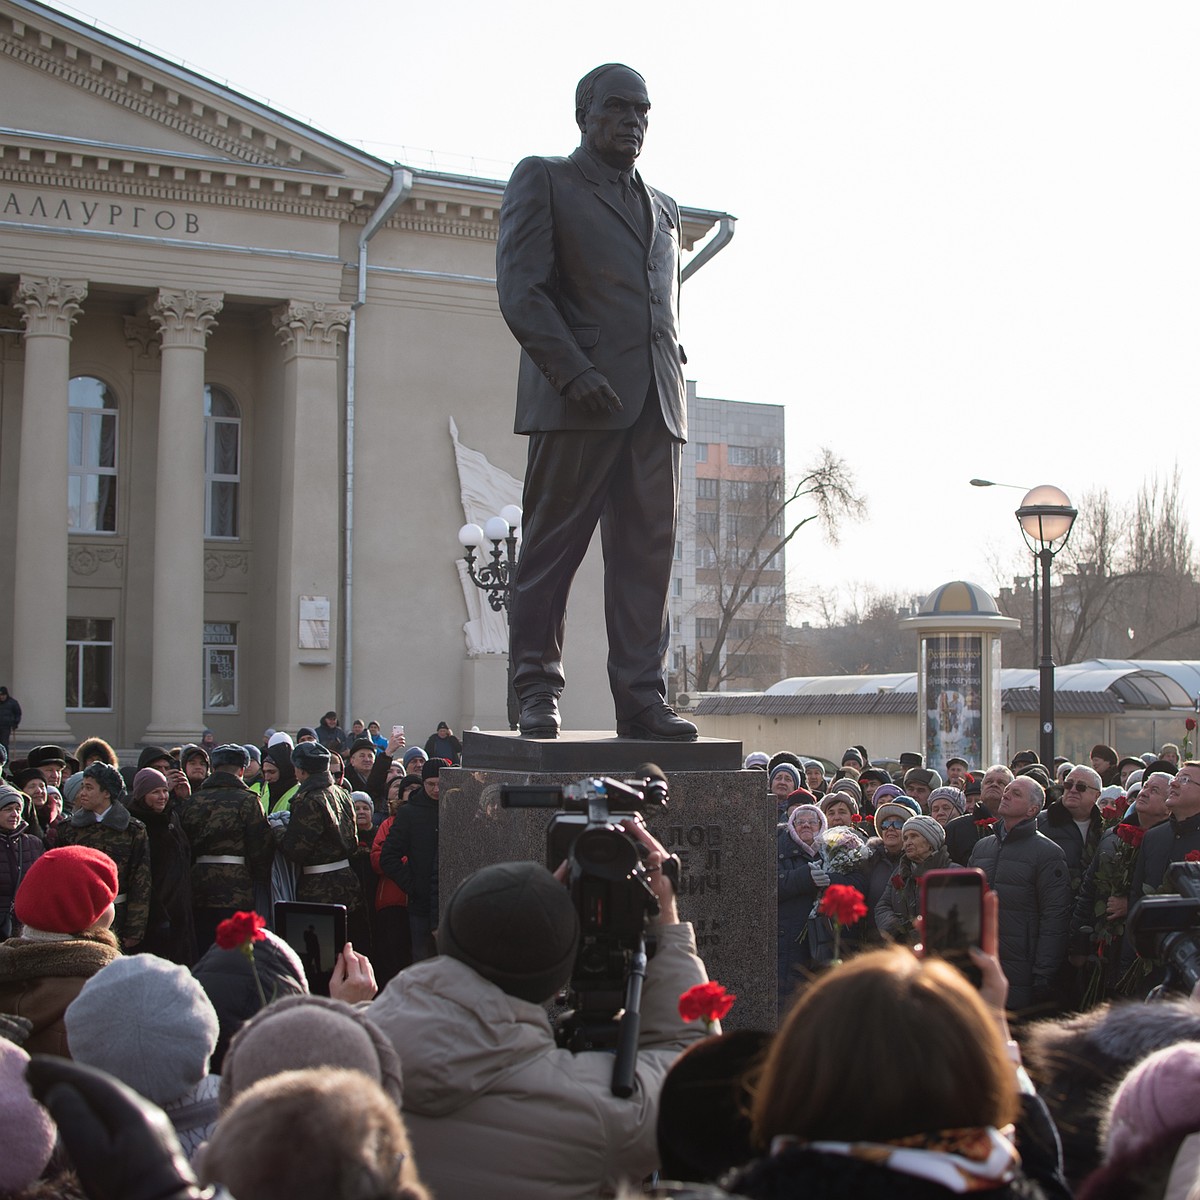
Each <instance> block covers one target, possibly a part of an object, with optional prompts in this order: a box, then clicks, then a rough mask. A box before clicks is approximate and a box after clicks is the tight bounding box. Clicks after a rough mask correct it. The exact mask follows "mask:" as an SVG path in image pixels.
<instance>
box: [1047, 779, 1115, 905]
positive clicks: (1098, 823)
mask: <svg viewBox="0 0 1200 1200" xmlns="http://www.w3.org/2000/svg"><path fill="white" fill-rule="evenodd" d="M1089 822H1090V824H1089V828H1088V835H1087V840H1086V841H1085V840H1084V838H1083V835H1082V834H1081V833H1080V832H1079V826H1078V825H1076V824H1075V818H1074V817H1072V816H1071V814H1070V813H1069V812H1067V810H1066V808H1065V807H1064V806H1063V802H1062V801H1061V800H1055V802H1054V803H1053V804H1051V805H1049V806H1047V807H1046V808H1045V809H1043V810H1042V812H1040V813H1039V814H1038V819H1037V827H1038V832H1039V833H1044V834H1045V835H1046V837H1048V838H1049V839H1050V840H1051V841H1052V842H1056V843H1057V844H1058V845H1059V846H1061V847H1062V852H1063V854H1064V855H1065V856H1066V859H1067V870H1068V871H1069V872H1070V877H1071V895H1072V896H1077V895H1078V894H1079V885H1080V884H1081V883H1082V882H1083V875H1084V872H1085V871H1086V870H1087V869H1088V867H1089V866H1090V865H1091V861H1092V859H1093V858H1094V857H1095V855H1096V850H1097V848H1098V847H1099V845H1100V838H1101V835H1102V834H1103V833H1104V818H1103V817H1102V816H1101V815H1100V809H1099V808H1097V807H1096V805H1094V804H1093V805H1092V811H1091V813H1090V815H1089Z"/></svg>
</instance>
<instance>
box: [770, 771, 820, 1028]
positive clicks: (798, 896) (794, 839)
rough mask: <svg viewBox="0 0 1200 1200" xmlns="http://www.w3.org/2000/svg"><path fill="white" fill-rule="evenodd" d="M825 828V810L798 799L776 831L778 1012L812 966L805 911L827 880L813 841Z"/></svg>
mask: <svg viewBox="0 0 1200 1200" xmlns="http://www.w3.org/2000/svg"><path fill="white" fill-rule="evenodd" d="M804 796H806V797H807V796H808V793H807V792H805V793H804ZM808 798H809V799H811V797H808ZM826 828H827V823H826V820H825V814H824V813H823V812H822V811H821V810H820V809H819V808H818V807H817V806H816V805H815V804H812V803H809V804H803V803H801V804H797V805H796V806H795V807H794V808H792V810H791V812H790V813H789V814H788V818H787V820H786V821H785V822H784V823H783V824H782V825H780V826H779V829H778V832H777V834H776V852H777V857H778V896H779V910H778V921H779V927H778V946H777V959H776V965H777V968H778V974H779V1011H780V1012H783V1011H784V1009H785V1007H786V1005H787V1002H788V1000H789V999H790V998H791V995H792V992H793V991H794V990H795V988H796V986H797V985H798V984H799V983H801V982H803V979H804V976H805V974H806V973H807V972H808V970H809V969H810V968H811V966H812V961H813V954H812V951H813V947H812V939H811V937H810V936H809V933H810V931H809V915H810V913H811V912H812V907H813V904H814V903H815V902H816V899H817V893H818V892H819V891H820V890H821V888H823V887H828V886H829V884H830V883H831V882H832V880H831V879H830V877H829V875H828V874H826V873H825V871H824V870H822V869H821V852H820V849H819V848H818V847H817V844H816V842H817V838H818V837H819V836H820V835H821V834H822V833H824V832H825V830H826Z"/></svg>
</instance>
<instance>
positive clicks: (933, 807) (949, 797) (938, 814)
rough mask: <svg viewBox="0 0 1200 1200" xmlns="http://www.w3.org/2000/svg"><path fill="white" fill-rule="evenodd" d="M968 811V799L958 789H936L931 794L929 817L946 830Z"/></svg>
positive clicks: (947, 787) (948, 787)
mask: <svg viewBox="0 0 1200 1200" xmlns="http://www.w3.org/2000/svg"><path fill="white" fill-rule="evenodd" d="M966 811H967V798H966V796H965V795H964V794H963V793H962V792H961V791H960V790H959V789H958V788H956V787H950V786H949V785H947V786H946V787H940V788H934V789H933V791H932V792H930V793H929V815H930V816H931V817H932V818H933V819H934V820H935V821H936V822H937V823H938V824H939V825H940V826H941V827H942V828H943V829H945V828H946V826H947V825H949V824H950V822H951V821H953V820H954V818H955V817H961V816H962V815H963V813H965V812H966Z"/></svg>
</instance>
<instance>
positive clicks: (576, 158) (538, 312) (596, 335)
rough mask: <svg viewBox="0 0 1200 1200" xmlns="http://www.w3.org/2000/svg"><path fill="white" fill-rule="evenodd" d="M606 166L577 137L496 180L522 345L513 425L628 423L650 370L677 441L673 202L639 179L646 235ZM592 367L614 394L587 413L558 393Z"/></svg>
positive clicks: (503, 286) (504, 285)
mask: <svg viewBox="0 0 1200 1200" xmlns="http://www.w3.org/2000/svg"><path fill="white" fill-rule="evenodd" d="M635 174H636V173H635ZM611 175H612V172H611V170H609V171H606V170H605V168H603V167H602V165H601V164H600V163H598V162H597V161H596V160H595V159H593V158H592V157H591V155H589V154H588V153H587V151H585V150H584V149H583V147H579V148H578V149H576V150H575V152H574V153H573V154H572V155H571V156H570V157H569V158H527V159H524V160H523V161H522V162H520V163H518V164H517V166H516V169H515V170H514V171H513V173H512V178H511V179H510V180H509V182H508V187H507V188H506V189H505V192H504V201H503V203H502V205H501V209H500V238H499V243H498V245H497V248H496V283H497V289H498V291H499V296H500V311H501V312H502V313H503V314H504V319H505V321H507V322H508V326H509V328H510V329H511V330H512V332H513V335H514V336H515V337H516V339H517V341H518V342H520V343H521V346H522V348H523V350H524V353H523V354H522V355H521V367H520V375H519V378H518V383H517V419H516V432H517V433H540V432H545V431H548V430H558V429H628V428H629V427H630V426H631V425H633V423H634V422H635V421H636V420H637V418H638V415H639V414H640V413H641V410H642V403H643V401H644V400H645V399H646V395H647V393H648V391H649V388H650V383H651V381H653V382H654V383H655V384H656V385H657V390H658V395H659V399H660V402H661V404H662V412H663V419H664V421H665V422H666V425H667V428H668V429H669V430H670V431H671V433H672V434H673V435H674V436H675V437H677V438H679V439H680V440H681V441H684V440H686V438H687V405H686V393H685V389H684V382H683V369H682V364H683V363H684V362H686V361H687V360H686V358H685V357H684V354H683V350H682V347H681V346H680V345H679V334H678V321H677V317H678V312H679V283H680V275H679V254H680V240H679V239H680V224H679V207H678V205H677V204H676V203H675V201H674V200H672V199H671V197H670V196H666V195H664V194H663V193H662V192H659V191H655V189H654V188H652V187H646V188H645V190H646V194H647V196H648V198H649V202H650V213H649V214H648V215H649V221H650V228H649V233H650V240H649V242H648V243H647V241H646V239H645V237H644V234H643V233H642V232H639V230H638V228H637V226H636V223H635V222H634V220H633V219H632V217H631V216H630V214H629V213H628V212H627V211H626V210H625V208H624V205H623V204H622V202H621V199H620V196H619V194H618V192H617V190H616V188H615V186H614V184H613V183H612V182H611ZM643 186H645V184H643ZM589 367H595V368H596V369H597V370H598V371H600V373H601V374H602V375H604V376H605V378H606V379H607V380H608V382H609V385H610V386H611V387H612V389H613V391H615V392H616V393H617V396H618V397H619V398H620V401H621V405H622V409H621V411H620V412H616V413H608V412H606V413H591V412H588V411H587V410H586V409H584V408H582V407H579V406H576V405H571V404H568V403H567V402H566V401H565V400H564V399H563V397H562V390H563V389H564V388H565V387H566V386H567V384H569V383H570V382H571V381H572V380H573V379H575V378H577V377H578V376H579V375H582V374H583V372H584V371H586V370H587V369H588V368H589Z"/></svg>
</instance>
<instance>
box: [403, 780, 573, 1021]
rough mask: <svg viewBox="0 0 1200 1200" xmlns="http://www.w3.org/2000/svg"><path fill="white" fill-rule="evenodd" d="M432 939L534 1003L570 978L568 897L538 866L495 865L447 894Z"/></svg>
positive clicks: (570, 906) (570, 905)
mask: <svg viewBox="0 0 1200 1200" xmlns="http://www.w3.org/2000/svg"><path fill="white" fill-rule="evenodd" d="M435 761H436V760H435ZM426 765H427V766H428V765H429V764H426ZM437 941H438V949H439V950H440V951H441V953H442V954H445V955H447V956H448V957H450V958H456V959H458V960H459V962H462V963H466V965H467V966H468V967H470V968H471V969H472V970H474V971H476V972H477V973H478V974H480V975H482V976H483V977H484V979H487V980H489V981H490V982H492V983H494V984H495V985H496V986H497V987H498V988H500V990H501V991H504V992H507V993H508V994H509V995H510V996H516V997H517V998H518V999H520V1000H528V1001H530V1002H531V1003H533V1004H540V1003H542V1002H543V1001H545V1000H548V999H550V997H551V996H553V995H554V994H555V993H556V992H557V991H558V990H559V989H560V988H562V987H563V986H564V984H566V982H567V980H568V979H570V977H571V968H572V967H573V965H574V963H575V950H576V947H577V946H578V943H579V917H578V914H577V913H576V911H575V905H574V903H573V902H572V900H571V893H570V892H568V891H567V889H566V888H565V887H563V885H562V884H561V883H559V881H558V880H557V879H555V878H554V876H553V875H551V874H550V872H549V871H547V870H546V868H545V867H543V866H541V865H540V864H539V863H532V862H508V863H495V864H494V865H492V866H490V867H484V868H483V869H482V870H479V871H476V872H475V874H474V875H471V876H470V877H469V878H467V879H465V880H464V881H463V882H462V883H460V884H459V885H458V887H457V888H456V889H455V890H454V894H453V895H452V896H451V897H450V901H449V903H448V904H447V905H446V909H445V912H444V913H443V914H442V920H441V925H440V926H439V928H438V932H437Z"/></svg>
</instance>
